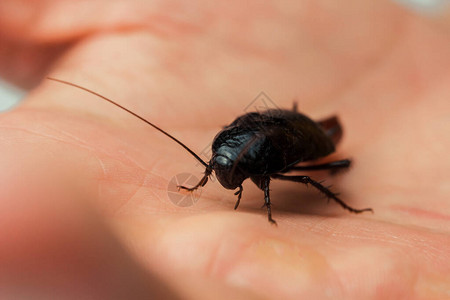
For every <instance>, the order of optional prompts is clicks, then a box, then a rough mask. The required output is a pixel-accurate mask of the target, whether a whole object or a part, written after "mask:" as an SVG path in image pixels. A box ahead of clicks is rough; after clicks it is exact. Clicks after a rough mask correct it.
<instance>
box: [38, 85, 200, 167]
mask: <svg viewBox="0 0 450 300" xmlns="http://www.w3.org/2000/svg"><path fill="white" fill-rule="evenodd" d="M47 79H49V80H53V81H57V82H60V83H63V84H67V85H70V86H73V87H76V88H79V89H81V90H83V91H86V92H88V93H91V94H93V95H95V96H97V97H100V98H102V99H103V100H106V101H108V102H109V103H111V104H114V105H115V106H117V107H118V108H120V109H122V110H124V111H126V112H128V113H130V114H132V115H133V116H135V117H136V118H138V119H140V120H142V121H144V122H145V123H147V124H148V125H150V126H152V127H153V128H155V129H156V130H158V131H159V132H161V133H163V134H164V135H166V136H168V137H169V138H170V139H172V140H173V141H175V142H176V143H178V144H179V145H180V146H181V147H183V148H184V149H186V150H187V151H188V152H189V153H190V154H191V155H192V156H193V157H195V158H196V159H197V160H198V161H199V162H200V163H201V164H202V165H204V166H205V167H207V168H208V164H207V163H206V162H205V161H204V160H203V159H201V158H200V157H199V156H198V155H197V154H196V153H195V152H194V151H192V150H191V149H189V147H188V146H186V145H185V144H183V143H182V142H181V141H180V140H178V139H177V138H176V137H174V136H172V135H171V134H169V133H167V132H166V131H164V130H162V129H161V128H159V127H158V126H156V125H155V124H153V123H152V122H150V121H148V120H146V119H144V118H143V117H141V116H140V115H138V114H136V113H134V112H132V111H131V110H129V109H128V108H125V107H123V106H122V105H120V104H119V103H116V102H114V101H113V100H111V99H109V98H106V97H105V96H103V95H100V94H99V93H96V92H94V91H92V90H90V89H88V88H85V87H82V86H79V85H77V84H75V83H71V82H68V81H65V80H61V79H56V78H53V77H47Z"/></svg>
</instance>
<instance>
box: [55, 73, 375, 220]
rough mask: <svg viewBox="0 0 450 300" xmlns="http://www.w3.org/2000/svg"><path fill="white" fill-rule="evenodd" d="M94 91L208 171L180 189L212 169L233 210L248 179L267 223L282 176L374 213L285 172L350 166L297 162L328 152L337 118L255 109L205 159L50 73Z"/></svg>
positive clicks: (331, 148) (226, 132)
mask: <svg viewBox="0 0 450 300" xmlns="http://www.w3.org/2000/svg"><path fill="white" fill-rule="evenodd" d="M47 78H48V79H50V80H54V81H58V82H60V83H64V84H67V85H70V86H74V87H77V88H79V89H82V90H85V91H87V92H89V93H91V94H94V95H96V96H98V97H100V98H102V99H104V100H106V101H108V102H110V103H112V104H114V105H115V106H117V107H119V108H121V109H123V110H125V111H126V112H128V113H130V114H132V115H133V116H135V117H137V118H138V119H140V120H142V121H144V122H145V123H147V124H148V125H150V126H152V127H153V128H155V129H156V130H158V131H160V132H161V133H163V134H164V135H166V136H168V137H169V138H170V139H172V140H173V141H175V142H176V143H178V144H179V145H180V146H181V147H183V148H184V149H185V150H186V151H188V152H189V153H190V154H191V155H192V156H194V157H195V158H196V159H197V160H198V161H199V162H200V163H201V164H202V165H203V166H205V168H206V169H205V173H204V176H203V177H202V179H200V181H199V182H198V183H197V184H196V185H195V186H193V187H185V186H179V187H178V188H179V189H185V190H188V191H194V190H196V189H198V188H199V187H202V186H204V185H205V184H206V183H207V182H208V178H209V176H210V175H211V174H212V173H213V172H214V173H215V175H216V177H217V179H218V180H219V182H220V184H221V185H222V186H223V187H224V188H226V189H230V190H234V189H238V190H237V192H235V195H237V196H238V199H237V202H236V205H235V206H234V209H237V208H238V206H239V202H240V200H241V196H242V191H243V188H242V183H243V182H244V180H246V179H247V178H250V179H251V180H252V181H253V182H254V183H255V184H256V185H257V186H258V187H259V188H260V189H261V190H263V191H264V206H265V207H266V208H267V216H268V219H269V222H271V223H273V224H276V222H275V221H274V220H273V219H272V213H271V202H270V195H269V185H270V180H271V179H280V180H287V181H293V182H300V183H304V184H310V185H312V186H313V187H315V188H316V189H317V190H319V191H320V192H321V193H323V194H324V195H325V196H326V197H327V198H328V199H333V200H334V201H336V202H337V203H338V204H340V205H341V206H342V207H343V208H344V209H347V210H348V211H350V212H353V213H361V212H364V211H372V209H371V208H364V209H355V208H353V207H351V206H349V205H347V204H346V203H345V202H344V201H342V200H341V199H340V198H339V197H338V196H337V194H336V193H333V192H331V191H330V190H329V189H328V188H327V187H325V186H323V185H322V184H321V183H319V182H317V181H315V180H313V179H311V178H310V177H309V176H302V175H301V176H298V175H285V173H288V172H291V171H307V170H336V169H342V168H348V167H349V166H350V160H348V159H344V160H338V161H333V162H329V163H324V164H318V165H308V166H299V165H298V164H299V163H302V162H308V161H314V160H316V159H319V158H323V157H325V156H328V155H330V154H331V153H333V152H334V151H335V146H336V144H337V143H338V142H339V140H340V138H341V136H342V128H341V126H340V124H339V121H338V119H337V117H335V116H332V117H330V118H328V119H325V120H322V121H319V122H314V121H313V120H311V119H310V118H308V117H307V116H305V115H303V114H301V113H299V112H297V109H296V106H295V105H294V109H293V110H281V109H270V110H267V111H264V112H252V113H247V114H245V115H242V116H240V117H238V118H237V119H236V120H234V121H233V122H232V123H231V124H230V125H228V126H226V127H225V128H224V129H222V130H221V131H220V132H219V133H218V134H217V135H216V137H215V138H214V141H213V143H212V157H211V159H210V160H209V162H205V161H204V160H202V159H201V158H200V157H199V156H198V155H197V154H196V153H195V152H194V151H192V150H191V149H189V148H188V147H187V146H186V145H185V144H183V143H182V142H181V141H179V140H178V139H176V138H175V137H173V136H172V135H170V134H169V133H167V132H165V131H164V130H162V129H161V128H159V127H158V126H156V125H155V124H153V123H151V122H149V121H147V120H146V119H144V118H143V117H141V116H139V115H138V114H136V113H134V112H132V111H130V110H129V109H127V108H125V107H123V106H121V105H120V104H118V103H116V102H114V101H112V100H110V99H108V98H106V97H104V96H102V95H100V94H98V93H95V92H93V91H91V90H89V89H87V88H84V87H81V86H79V85H76V84H73V83H70V82H67V81H63V80H59V79H55V78H50V77H47Z"/></svg>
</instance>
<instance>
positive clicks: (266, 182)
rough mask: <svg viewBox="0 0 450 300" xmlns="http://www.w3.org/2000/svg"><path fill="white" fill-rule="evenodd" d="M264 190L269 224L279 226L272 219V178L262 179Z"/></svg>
mask: <svg viewBox="0 0 450 300" xmlns="http://www.w3.org/2000/svg"><path fill="white" fill-rule="evenodd" d="M261 183H262V188H263V189H264V206H265V207H266V208H267V218H268V219H269V222H270V223H272V224H274V225H277V222H275V220H274V219H272V211H271V205H272V204H271V203H270V193H269V192H270V190H269V184H270V177H269V176H267V177H264V178H263V179H262V182H261Z"/></svg>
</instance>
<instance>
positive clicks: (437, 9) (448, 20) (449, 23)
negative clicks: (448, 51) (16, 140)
mask: <svg viewBox="0 0 450 300" xmlns="http://www.w3.org/2000/svg"><path fill="white" fill-rule="evenodd" d="M392 1H394V2H396V3H399V4H401V5H405V6H407V7H408V8H409V9H411V10H414V11H416V12H418V13H421V14H423V15H424V16H427V17H430V18H433V19H435V20H436V22H438V23H440V24H441V25H444V26H446V27H447V28H449V29H450V0H392ZM25 96H26V91H24V90H21V89H19V88H17V87H15V86H13V85H11V84H9V83H8V82H6V81H5V80H3V79H2V78H0V112H1V111H6V110H9V109H11V108H13V107H14V106H15V105H17V103H18V102H19V101H20V100H21V99H23V98H24V97H25Z"/></svg>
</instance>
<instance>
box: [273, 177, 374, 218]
mask: <svg viewBox="0 0 450 300" xmlns="http://www.w3.org/2000/svg"><path fill="white" fill-rule="evenodd" d="M271 177H272V178H273V179H281V180H287V181H293V182H300V183H304V184H308V183H309V184H311V185H312V186H313V187H315V188H316V189H318V190H319V191H320V192H321V193H323V194H324V195H325V196H327V198H328V199H333V200H334V201H336V202H337V203H338V204H339V205H341V206H342V207H343V208H344V209H346V210H348V211H350V212H352V213H356V214H359V213H362V212H365V211H370V212H373V210H372V209H371V208H363V209H356V208H353V207H351V206H349V205H347V204H346V203H345V202H344V201H342V200H341V199H339V198H338V197H337V194H335V193H333V192H332V191H330V190H329V189H327V188H326V187H324V186H323V185H322V184H320V183H319V182H317V181H315V180H313V179H311V178H310V177H309V176H286V175H282V174H272V175H271Z"/></svg>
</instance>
